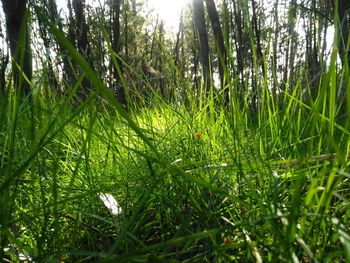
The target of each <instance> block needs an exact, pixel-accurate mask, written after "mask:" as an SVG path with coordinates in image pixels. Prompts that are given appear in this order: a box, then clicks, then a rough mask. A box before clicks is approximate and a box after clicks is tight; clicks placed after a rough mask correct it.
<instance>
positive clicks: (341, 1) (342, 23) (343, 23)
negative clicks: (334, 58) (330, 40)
mask: <svg viewBox="0 0 350 263" xmlns="http://www.w3.org/2000/svg"><path fill="white" fill-rule="evenodd" d="M337 1H338V9H337V12H338V19H339V27H336V28H338V29H339V31H340V34H339V35H340V40H339V47H338V53H339V57H340V59H341V61H342V63H343V65H344V63H347V64H348V66H350V56H349V55H348V60H347V61H345V55H346V54H348V50H346V48H347V43H348V41H349V27H350V1H349V0H335V2H334V6H336V2H337Z"/></svg>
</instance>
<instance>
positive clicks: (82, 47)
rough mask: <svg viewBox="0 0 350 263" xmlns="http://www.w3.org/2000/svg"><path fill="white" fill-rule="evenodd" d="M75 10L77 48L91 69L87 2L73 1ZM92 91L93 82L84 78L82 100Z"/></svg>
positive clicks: (81, 92) (81, 91)
mask: <svg viewBox="0 0 350 263" xmlns="http://www.w3.org/2000/svg"><path fill="white" fill-rule="evenodd" d="M72 4H73V10H74V14H75V21H76V32H77V47H78V50H79V52H80V53H81V54H82V55H83V56H84V57H86V60H87V61H88V62H89V64H90V67H92V66H93V65H92V60H91V57H90V54H91V52H90V46H89V42H88V36H87V33H88V25H87V23H86V20H85V13H84V8H85V7H84V6H85V0H73V1H72ZM90 90H91V82H90V80H89V79H88V78H84V79H83V81H82V89H80V90H78V94H79V96H80V97H81V99H83V100H85V99H86V98H87V97H88V95H89V93H90Z"/></svg>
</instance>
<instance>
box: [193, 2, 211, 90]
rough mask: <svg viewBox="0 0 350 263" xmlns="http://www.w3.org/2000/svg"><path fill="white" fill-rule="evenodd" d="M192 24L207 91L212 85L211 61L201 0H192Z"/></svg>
mask: <svg viewBox="0 0 350 263" xmlns="http://www.w3.org/2000/svg"><path fill="white" fill-rule="evenodd" d="M193 12H194V25H195V28H196V31H197V36H198V39H199V49H200V61H201V64H202V68H203V81H204V87H205V89H206V91H207V93H209V90H210V87H211V85H212V76H211V63H210V60H209V43H208V34H207V27H206V23H205V17H204V8H203V0H193Z"/></svg>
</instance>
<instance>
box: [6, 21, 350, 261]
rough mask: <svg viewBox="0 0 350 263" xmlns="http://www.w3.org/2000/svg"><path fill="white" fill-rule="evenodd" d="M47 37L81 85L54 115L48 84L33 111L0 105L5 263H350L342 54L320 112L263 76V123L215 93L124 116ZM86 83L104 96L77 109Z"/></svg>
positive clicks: (298, 93) (18, 103) (327, 78)
mask: <svg viewBox="0 0 350 263" xmlns="http://www.w3.org/2000/svg"><path fill="white" fill-rule="evenodd" d="M47 24H48V26H49V28H50V30H51V32H52V34H53V35H54V36H55V37H56V38H57V40H58V41H59V43H60V44H61V45H63V46H64V47H65V48H66V49H67V50H68V52H69V54H70V56H71V57H72V58H73V59H74V60H75V62H76V63H77V64H78V65H79V66H80V68H81V69H82V70H83V75H81V76H80V78H79V79H78V80H77V81H76V83H75V85H74V86H72V87H70V89H68V91H67V94H65V95H64V96H63V97H61V98H57V97H53V96H52V97H50V99H51V101H50V102H49V101H47V100H46V99H45V97H42V96H41V95H40V92H39V90H40V89H41V83H40V81H39V82H37V83H35V84H33V85H32V89H33V94H37V95H35V96H34V97H33V100H32V101H28V100H22V99H21V98H19V97H18V96H17V95H16V93H13V92H8V96H7V98H4V99H3V100H2V105H4V106H2V107H1V113H0V116H1V120H3V121H2V122H1V124H0V129H1V130H0V168H1V169H0V171H1V178H0V194H1V199H0V204H1V215H0V218H1V243H0V249H1V250H0V255H1V257H2V260H5V261H9V262H10V261H15V262H19V261H21V260H23V259H24V258H27V260H29V261H30V260H32V261H35V262H59V261H63V262H83V261H102V262H119V261H121V262H122V261H138V262H153V261H176V260H180V261H200V262H203V261H222V262H227V261H238V262H249V261H255V262H262V260H264V261H295V262H297V261H306V262H307V261H313V262H318V261H339V262H341V261H350V235H349V227H350V225H349V222H350V220H349V216H350V212H349V211H350V209H348V208H349V186H348V185H349V179H350V174H349V168H348V148H349V144H348V137H349V129H348V127H349V126H348V125H349V123H348V121H347V120H346V121H342V122H339V121H338V120H339V119H340V118H339V117H340V116H339V115H340V114H341V113H340V111H339V107H340V105H339V104H338V100H337V99H336V97H335V94H336V92H337V88H338V85H339V83H340V82H341V81H342V80H343V79H346V78H348V77H349V75H348V70H344V71H340V72H339V71H338V67H337V64H336V63H337V61H336V53H333V55H332V59H331V61H330V65H329V67H328V69H327V72H326V73H325V74H324V75H323V76H322V78H321V82H320V85H319V92H318V96H317V98H315V100H314V101H311V102H310V101H308V102H305V100H304V99H303V96H302V94H303V92H304V91H305V89H306V90H307V89H309V88H310V87H308V86H305V84H304V83H303V80H302V79H301V78H300V79H299V80H298V81H297V82H296V84H295V86H294V87H292V88H291V92H290V93H289V92H288V91H284V92H283V93H280V94H279V95H278V98H276V100H275V99H274V98H273V97H272V96H271V90H270V88H269V83H268V79H267V76H265V78H264V80H263V81H262V82H261V86H260V88H261V96H262V97H261V101H260V102H259V104H258V109H257V114H258V116H257V118H256V117H255V118H254V119H255V120H256V121H253V120H252V116H251V115H250V113H249V107H248V106H247V105H249V103H250V102H249V101H248V98H247V99H246V101H244V102H243V104H241V103H240V102H238V101H236V98H235V96H234V93H233V91H232V92H231V94H232V96H231V104H230V107H229V108H227V107H225V106H222V107H221V106H220V105H219V107H216V105H214V104H215V101H216V100H215V96H216V94H215V92H213V94H212V96H211V97H209V98H205V97H203V98H202V100H201V101H200V103H198V101H196V98H192V99H191V101H190V105H191V107H188V105H187V107H186V106H185V105H181V104H180V103H167V102H165V101H164V100H163V99H162V98H161V96H159V94H154V96H153V98H154V101H152V105H153V106H152V107H144V108H143V109H142V111H138V110H133V111H130V112H126V111H125V110H124V108H123V107H122V106H121V105H120V104H119V103H118V102H117V100H116V99H115V97H114V95H113V94H112V93H111V92H110V90H109V89H108V88H107V87H106V86H105V84H104V83H103V82H102V81H101V80H100V78H99V77H98V75H97V74H96V73H95V72H94V71H93V70H92V69H91V68H90V66H89V65H88V64H87V63H86V62H85V60H84V58H83V57H82V56H81V55H80V54H79V53H78V52H77V51H76V49H75V48H74V47H73V46H72V45H71V44H70V43H69V41H68V40H67V39H66V38H65V37H64V35H63V34H62V33H61V32H59V31H58V30H57V29H56V28H55V27H54V25H52V24H50V22H48V21H47ZM252 44H253V43H252ZM333 52H336V51H333ZM111 56H112V57H113V56H114V55H113V54H111ZM231 59H234V58H233V57H232V58H231ZM264 63H265V64H267V63H268V61H264ZM115 64H116V66H117V63H115ZM172 66H174V65H172ZM85 76H88V77H89V79H90V80H91V82H92V83H93V84H94V86H95V88H96V91H95V92H94V93H93V94H91V96H90V97H89V98H88V99H87V100H86V101H84V102H82V103H81V104H80V105H78V106H77V105H75V106H72V105H73V104H74V103H73V99H74V98H75V95H76V91H77V89H79V88H80V86H81V83H82V79H83V78H84V77H85ZM301 76H302V74H301ZM124 85H125V86H124V88H125V89H128V88H129V87H128V86H127V84H124ZM187 86H190V84H187ZM9 90H11V84H10V83H9ZM36 91H38V92H36ZM176 92H177V90H174V93H176ZM188 92H191V91H190V90H189V91H188ZM347 94H348V93H347ZM46 98H47V97H46ZM189 98H191V97H190V96H189ZM133 103H134V102H133V101H129V104H130V105H132V106H134V107H131V108H133V109H137V106H136V105H133ZM31 104H32V105H31ZM244 105H246V106H244ZM241 107H243V109H242V108H241ZM208 109H209V110H208ZM31 127H32V128H31ZM101 193H110V194H112V195H113V196H114V197H115V198H116V200H117V201H118V203H119V205H120V206H121V208H122V212H121V213H120V214H118V215H111V214H110V213H109V212H108V209H107V208H106V207H105V206H104V205H103V203H102V202H101V201H100V200H99V195H100V194H101Z"/></svg>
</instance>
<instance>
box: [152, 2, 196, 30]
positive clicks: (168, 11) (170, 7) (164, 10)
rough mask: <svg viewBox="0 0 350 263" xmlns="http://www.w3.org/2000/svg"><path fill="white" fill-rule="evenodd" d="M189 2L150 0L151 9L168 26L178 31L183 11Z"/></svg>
mask: <svg viewBox="0 0 350 263" xmlns="http://www.w3.org/2000/svg"><path fill="white" fill-rule="evenodd" d="M188 2H189V0H148V4H149V7H153V8H154V11H155V12H157V13H158V14H159V17H160V18H161V19H162V20H163V21H164V22H165V24H166V26H168V27H169V28H170V29H172V30H174V31H176V30H178V28H179V22H180V21H179V19H180V14H181V10H182V8H183V7H185V6H186V4H187V3H188Z"/></svg>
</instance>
